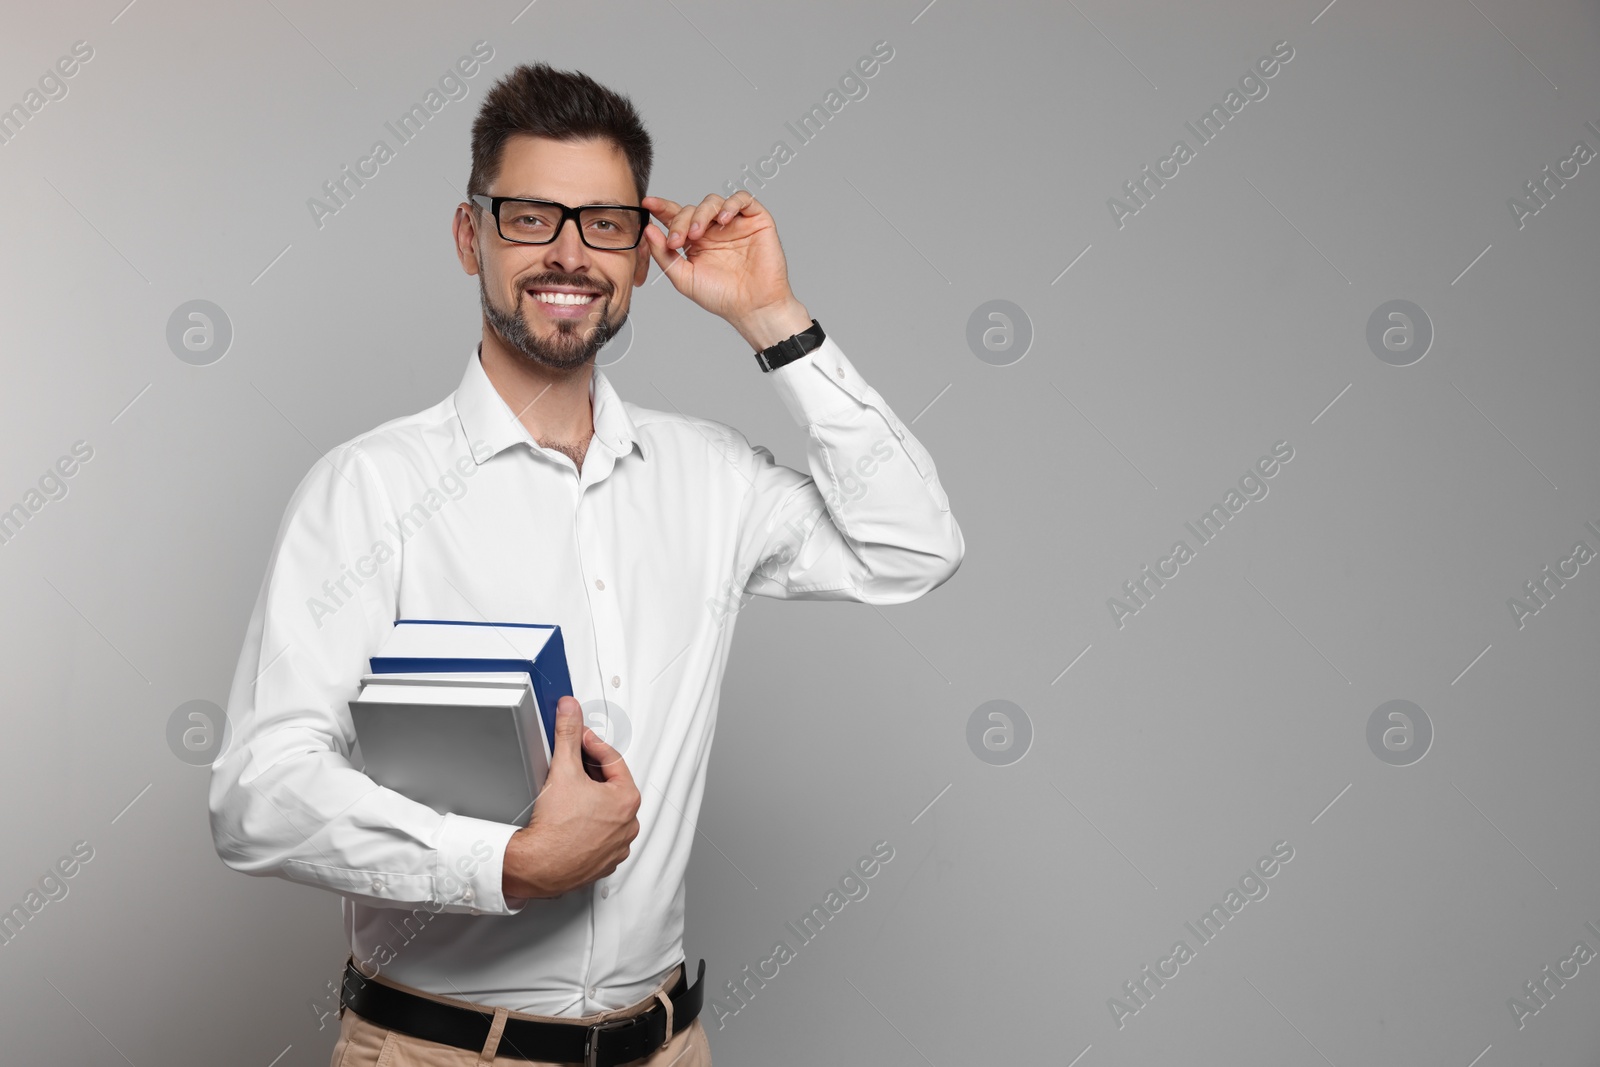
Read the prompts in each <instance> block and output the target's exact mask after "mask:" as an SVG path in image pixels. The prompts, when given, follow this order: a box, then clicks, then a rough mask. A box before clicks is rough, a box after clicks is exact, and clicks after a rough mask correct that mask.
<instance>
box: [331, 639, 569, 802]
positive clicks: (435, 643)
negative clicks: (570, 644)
mask: <svg viewBox="0 0 1600 1067" xmlns="http://www.w3.org/2000/svg"><path fill="white" fill-rule="evenodd" d="M369 666H370V668H371V672H370V673H368V674H365V675H363V676H362V678H361V690H360V692H359V693H358V694H357V695H356V697H355V699H353V700H351V701H350V717H351V720H352V721H353V722H354V724H355V728H356V745H357V747H358V748H359V750H360V757H359V759H360V760H361V761H362V762H361V763H358V764H357V765H358V766H360V767H361V769H362V770H363V771H364V772H365V773H366V774H367V776H368V777H370V778H371V779H372V780H373V781H375V782H377V783H378V784H379V785H381V786H386V787H387V788H390V789H393V790H395V791H397V792H399V793H403V794H405V795H406V796H408V797H410V798H411V799H412V800H415V801H418V802H419V803H422V804H426V805H427V806H429V807H430V808H433V809H434V810H435V811H437V812H440V813H452V814H456V815H466V816H470V817H472V818H476V819H488V820H491V821H493V822H504V823H513V824H515V825H518V826H526V825H527V823H528V819H529V817H530V816H531V815H532V813H533V804H534V801H535V800H536V799H537V798H538V796H539V791H540V790H541V789H543V788H544V783H545V778H546V776H547V775H548V774H549V771H550V757H551V752H552V747H551V746H552V744H553V742H554V740H555V732H556V702H557V701H558V700H560V699H561V698H562V697H563V696H571V695H572V680H571V677H570V675H569V674H568V672H567V654H566V647H565V645H563V644H562V641H561V627H559V626H541V625H534V624H531V623H478V622H454V621H439V620H425V619H400V620H397V621H396V622H395V624H394V630H393V631H392V632H391V633H390V635H389V637H388V638H387V639H386V640H385V642H384V644H383V646H382V647H381V648H380V649H379V651H378V654H377V655H375V656H373V657H372V659H371V660H370V662H369Z"/></svg>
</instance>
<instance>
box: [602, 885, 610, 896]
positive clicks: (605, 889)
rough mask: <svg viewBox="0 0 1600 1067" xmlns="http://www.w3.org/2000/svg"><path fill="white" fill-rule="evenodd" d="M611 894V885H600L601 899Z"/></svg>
mask: <svg viewBox="0 0 1600 1067" xmlns="http://www.w3.org/2000/svg"><path fill="white" fill-rule="evenodd" d="M610 895H611V887H610V886H608V885H603V886H601V887H600V899H601V900H604V899H605V898H606V897H609V896H610Z"/></svg>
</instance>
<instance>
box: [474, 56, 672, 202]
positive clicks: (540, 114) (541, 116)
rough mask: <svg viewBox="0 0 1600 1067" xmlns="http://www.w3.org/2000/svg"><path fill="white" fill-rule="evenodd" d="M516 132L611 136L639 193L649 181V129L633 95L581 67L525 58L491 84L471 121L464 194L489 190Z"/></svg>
mask: <svg viewBox="0 0 1600 1067" xmlns="http://www.w3.org/2000/svg"><path fill="white" fill-rule="evenodd" d="M517 134H533V135H535V136H538V137H549V138H551V139H553V140H557V141H582V140H588V139H590V138H594V137H601V138H606V139H609V140H610V141H612V142H613V143H615V144H616V145H617V147H619V148H620V149H622V152H623V154H624V155H625V156H626V157H627V159H628V167H629V168H630V169H631V170H632V171H633V184H634V189H635V191H636V192H637V194H638V195H639V196H640V197H643V196H644V195H645V190H646V189H648V188H649V186H650V161H651V155H652V150H651V147H650V134H649V133H647V132H646V131H645V128H644V123H643V121H641V120H640V118H639V113H638V112H637V111H636V110H634V107H633V103H632V101H630V100H629V99H628V98H627V97H626V96H623V95H622V94H620V93H616V92H613V91H612V90H610V89H607V88H606V87H605V86H603V85H601V84H600V83H599V82H597V81H595V80H594V79H593V78H591V77H589V76H588V75H587V74H584V73H582V72H580V71H576V70H557V69H555V68H554V67H552V66H550V65H549V64H548V63H535V64H533V65H532V66H529V65H528V64H526V63H524V64H522V65H521V66H518V67H514V68H512V70H511V72H510V73H508V74H507V75H506V76H505V77H503V78H501V79H500V80H499V81H498V82H496V83H495V84H494V86H493V87H492V88H490V90H489V91H488V93H487V94H485V96H484V98H483V104H482V106H481V107H479V108H478V117H477V118H476V119H474V120H473V122H472V173H471V174H470V175H469V176H468V177H467V192H468V194H474V193H488V191H489V186H490V185H491V184H493V182H494V180H495V177H496V176H497V175H498V174H499V172H500V157H501V154H502V153H503V151H504V149H505V143H506V141H507V140H508V139H510V138H511V137H513V136H515V135H517Z"/></svg>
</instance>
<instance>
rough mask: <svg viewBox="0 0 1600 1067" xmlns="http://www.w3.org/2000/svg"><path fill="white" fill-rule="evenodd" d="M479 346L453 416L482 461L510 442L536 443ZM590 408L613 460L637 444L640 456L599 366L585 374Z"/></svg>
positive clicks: (622, 409)
mask: <svg viewBox="0 0 1600 1067" xmlns="http://www.w3.org/2000/svg"><path fill="white" fill-rule="evenodd" d="M480 348H481V343H480V344H479V345H474V346H473V348H472V352H471V354H470V355H469V356H468V357H467V371H466V374H464V375H463V376H462V378H461V385H460V387H459V388H457V389H456V392H455V402H456V415H457V416H458V417H459V418H460V420H461V428H462V430H464V431H465V432H466V435H467V443H468V445H469V446H470V448H471V451H472V458H473V459H474V460H475V461H476V462H478V463H479V464H482V463H485V462H487V461H488V459H489V457H491V456H494V455H498V454H499V453H500V452H502V451H504V450H505V449H507V448H510V447H511V446H512V445H518V444H528V445H533V444H534V443H535V442H534V441H533V438H532V436H531V435H529V433H528V430H527V427H525V426H523V425H522V423H521V421H519V420H518V419H517V417H516V414H515V413H513V412H512V410H511V408H510V406H509V405H507V404H506V402H505V399H504V398H503V397H501V395H500V392H499V390H497V389H495V387H494V383H493V382H491V381H490V380H489V375H488V373H487V372H486V371H484V369H483V363H482V361H481V360H480V359H479V349H480ZM589 406H590V410H591V411H592V412H593V413H594V435H595V437H596V438H598V439H599V440H600V441H601V442H603V443H604V444H605V446H606V447H607V448H609V449H610V450H611V451H612V452H613V453H614V454H615V455H616V456H617V457H618V458H621V457H622V456H626V455H627V454H628V453H629V452H630V451H631V450H632V448H633V446H634V445H635V444H637V445H638V446H639V455H640V456H644V455H645V447H644V441H643V440H642V439H641V438H640V437H639V435H638V432H637V430H636V429H635V427H634V425H633V419H631V418H630V417H629V416H628V411H627V408H626V407H624V405H623V403H622V398H621V397H620V396H618V395H617V391H616V389H614V388H613V387H612V385H611V380H610V379H609V378H607V377H606V375H605V371H603V370H601V369H600V368H599V367H595V368H594V370H593V371H592V373H591V374H590V377H589Z"/></svg>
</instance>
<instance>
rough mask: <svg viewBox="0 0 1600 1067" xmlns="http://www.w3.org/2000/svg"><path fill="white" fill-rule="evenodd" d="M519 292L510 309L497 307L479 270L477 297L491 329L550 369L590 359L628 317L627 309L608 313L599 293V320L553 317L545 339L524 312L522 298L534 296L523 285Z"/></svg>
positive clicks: (604, 300) (604, 298)
mask: <svg viewBox="0 0 1600 1067" xmlns="http://www.w3.org/2000/svg"><path fill="white" fill-rule="evenodd" d="M518 294H519V295H518V299H517V303H516V305H515V306H514V307H513V308H512V309H511V310H510V311H502V310H500V309H499V308H498V307H495V305H494V302H493V301H492V300H490V299H489V290H488V288H487V287H486V286H485V285H484V281H483V273H482V272H481V271H480V272H479V274H478V298H479V300H480V301H481V303H482V304H483V317H484V319H485V320H486V321H487V322H488V323H489V328H490V329H492V330H494V332H495V333H496V334H497V335H498V336H499V337H500V339H501V340H502V341H504V342H505V343H506V345H507V347H509V348H510V349H511V350H512V351H514V352H517V353H520V354H521V355H522V356H523V358H524V359H526V360H527V361H528V362H529V363H535V364H538V365H539V366H541V367H545V368H548V369H550V370H571V369H572V368H574V367H581V366H583V365H584V364H585V363H588V362H590V361H591V360H593V359H594V357H595V354H596V353H597V352H599V351H600V349H602V348H604V347H605V345H606V342H608V341H610V340H611V339H612V338H613V337H615V336H616V335H617V332H618V331H619V330H621V329H622V326H623V324H624V323H626V322H627V321H628V313H627V312H626V311H624V312H623V313H622V314H621V316H620V317H618V318H616V319H612V318H611V317H610V316H609V314H608V312H609V310H610V303H609V301H607V300H606V297H605V296H604V295H602V296H599V297H597V298H596V302H597V303H600V302H603V303H601V306H600V321H599V322H597V323H590V322H584V321H579V320H577V319H555V320H553V321H552V325H554V326H555V334H554V335H553V336H552V337H550V338H548V339H546V338H542V337H540V336H539V335H538V334H536V333H535V332H534V330H533V327H532V326H531V325H530V324H529V323H528V316H527V315H526V314H525V313H524V309H523V301H525V300H532V299H533V297H532V296H530V295H528V293H527V290H526V289H520V290H518Z"/></svg>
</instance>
